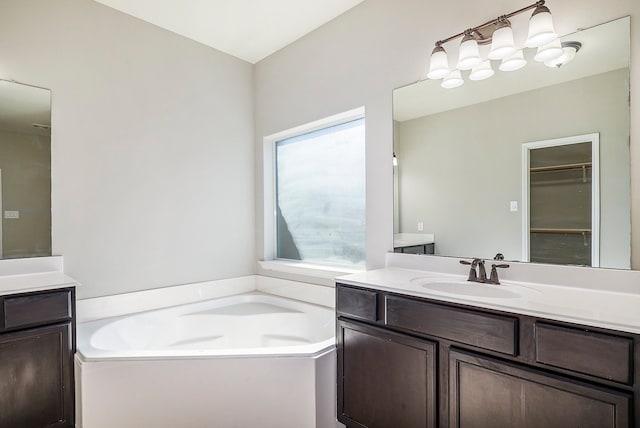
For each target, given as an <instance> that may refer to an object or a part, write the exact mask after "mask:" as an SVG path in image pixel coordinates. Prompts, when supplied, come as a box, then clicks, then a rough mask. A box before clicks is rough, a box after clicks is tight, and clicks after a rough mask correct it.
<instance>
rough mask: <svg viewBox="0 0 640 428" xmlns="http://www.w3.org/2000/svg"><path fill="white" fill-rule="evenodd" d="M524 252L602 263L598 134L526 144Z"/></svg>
mask: <svg viewBox="0 0 640 428" xmlns="http://www.w3.org/2000/svg"><path fill="white" fill-rule="evenodd" d="M522 157H523V202H524V203H525V205H526V206H525V207H523V208H524V209H523V253H524V254H523V255H524V256H526V258H525V260H527V261H531V262H536V263H551V264H570V265H583V266H594V267H597V266H599V223H600V222H599V212H600V204H599V202H600V197H599V186H598V183H599V180H598V171H599V135H598V134H589V135H580V136H575V137H568V138H561V139H555V140H546V141H539V142H535V143H527V144H524V145H523V156H522Z"/></svg>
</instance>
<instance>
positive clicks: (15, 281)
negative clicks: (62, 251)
mask: <svg viewBox="0 0 640 428" xmlns="http://www.w3.org/2000/svg"><path fill="white" fill-rule="evenodd" d="M78 285H79V284H78V282H77V281H76V280H74V279H73V278H71V277H69V276H67V275H65V274H64V273H63V259H62V256H52V257H33V258H29V259H10V260H0V295H2V296H4V295H7V294H17V293H28V292H32V291H42V290H52V289H56V288H65V287H76V286H78Z"/></svg>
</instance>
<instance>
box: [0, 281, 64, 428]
mask: <svg viewBox="0 0 640 428" xmlns="http://www.w3.org/2000/svg"><path fill="white" fill-rule="evenodd" d="M74 295H75V291H74V288H64V289H56V290H51V291H46V292H37V293H25V294H14V295H8V296H1V297H0V427H2V428H44V427H47V428H63V427H64V428H67V427H74V426H75V423H74V412H75V409H74V395H75V394H74V377H73V354H74V352H75V321H74V315H73V314H74V302H75V298H74Z"/></svg>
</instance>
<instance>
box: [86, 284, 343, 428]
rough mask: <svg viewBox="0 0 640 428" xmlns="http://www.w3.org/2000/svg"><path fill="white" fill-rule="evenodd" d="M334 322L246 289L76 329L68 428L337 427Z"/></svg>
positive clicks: (325, 314)
mask: <svg viewBox="0 0 640 428" xmlns="http://www.w3.org/2000/svg"><path fill="white" fill-rule="evenodd" d="M288 282H291V281H288ZM288 286H289V287H291V284H288ZM301 286H308V285H307V284H304V285H301ZM256 288H258V287H256ZM323 291H324V290H323ZM79 305H80V304H79ZM334 318H335V315H334V312H333V309H332V308H329V307H323V306H319V305H314V304H310V303H306V302H301V301H297V300H292V299H287V298H284V297H280V296H276V295H272V294H267V293H263V292H260V291H257V290H256V289H254V290H252V291H250V292H244V293H240V294H236V295H231V296H226V297H221V298H217V299H211V300H205V301H197V302H193V303H188V304H184V305H179V306H175V307H168V308H162V309H157V310H151V311H145V312H142V313H135V314H129V315H121V316H117V317H109V318H104V319H97V320H92V321H87V322H80V323H78V331H77V333H78V334H77V348H78V349H77V354H76V396H77V404H78V406H77V407H78V409H79V410H78V415H77V420H78V423H77V426H78V427H82V428H103V427H104V428H107V427H114V426H117V427H122V428H128V427H130V428H146V427H149V428H162V427H167V428H168V427H172V428H174V427H180V428H233V427H238V428H251V427H256V428H257V427H265V428H269V427H274V428H276V427H277V428H287V427H292V428H304V427H309V428H324V427H330V428H334V427H336V426H341V425H340V424H338V423H337V422H336V418H335V364H336V362H335V321H334Z"/></svg>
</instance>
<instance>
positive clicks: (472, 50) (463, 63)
mask: <svg viewBox="0 0 640 428" xmlns="http://www.w3.org/2000/svg"><path fill="white" fill-rule="evenodd" d="M481 63H482V58H480V50H479V49H478V41H477V40H476V39H475V38H474V37H473V34H472V30H468V31H467V33H465V35H464V37H463V38H462V43H460V55H459V57H458V67H457V68H458V70H471V69H472V68H473V67H475V66H476V65H479V64H481Z"/></svg>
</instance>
